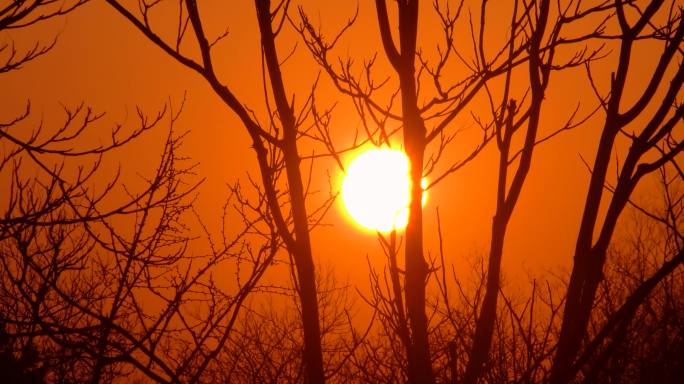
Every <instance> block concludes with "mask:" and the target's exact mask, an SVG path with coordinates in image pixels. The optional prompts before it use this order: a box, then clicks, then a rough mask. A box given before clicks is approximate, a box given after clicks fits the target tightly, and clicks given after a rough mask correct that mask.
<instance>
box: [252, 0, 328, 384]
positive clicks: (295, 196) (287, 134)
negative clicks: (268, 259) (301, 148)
mask: <svg viewBox="0 0 684 384" xmlns="http://www.w3.org/2000/svg"><path fill="white" fill-rule="evenodd" d="M255 4H256V8H257V17H258V19H259V29H260V32H261V44H262V48H263V52H264V59H265V61H266V65H267V68H268V75H269V78H270V83H271V89H272V91H273V98H274V100H275V104H276V107H277V109H278V115H279V117H280V121H281V124H282V126H283V142H282V151H283V154H284V158H285V172H286V175H287V184H288V188H289V191H288V192H289V196H290V203H291V209H292V218H293V221H294V244H291V245H290V246H289V249H288V251H289V252H290V253H291V254H292V257H293V259H294V261H295V269H296V271H297V280H298V283H299V298H300V301H301V306H302V325H303V328H304V356H303V360H304V365H305V369H306V378H307V383H310V384H317V383H323V382H325V376H324V372H323V354H322V349H321V330H320V324H319V321H318V317H319V315H318V299H317V292H316V274H315V268H314V262H313V255H312V250H311V239H310V236H309V224H308V215H307V212H306V204H305V196H304V187H303V183H302V174H301V170H300V162H301V158H300V156H299V152H298V149H297V127H296V123H295V116H294V111H293V110H292V108H290V105H289V104H288V101H287V96H286V94H285V86H284V83H283V79H282V74H281V72H280V63H279V61H278V55H277V51H276V47H275V37H274V35H273V30H272V26H271V13H270V1H269V0H255Z"/></svg>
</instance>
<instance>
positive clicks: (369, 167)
mask: <svg viewBox="0 0 684 384" xmlns="http://www.w3.org/2000/svg"><path fill="white" fill-rule="evenodd" d="M421 184H422V186H423V187H424V186H425V179H423V180H422V181H421ZM409 186H410V178H409V161H408V158H407V157H406V154H405V153H404V152H402V151H398V150H393V149H371V150H368V151H365V152H363V153H362V154H360V155H359V156H357V157H356V158H355V159H354V160H353V161H352V162H351V164H350V165H349V167H348V168H347V175H346V176H345V178H344V181H343V183H342V200H343V202H344V206H345V207H346V209H347V212H349V215H350V216H351V217H352V218H353V219H354V220H355V221H356V222H357V223H359V224H360V225H361V226H363V227H365V228H367V229H371V230H377V231H380V232H389V231H391V230H392V229H403V228H405V227H406V224H408V206H409V201H410V196H409ZM422 204H423V205H425V192H423V198H422Z"/></svg>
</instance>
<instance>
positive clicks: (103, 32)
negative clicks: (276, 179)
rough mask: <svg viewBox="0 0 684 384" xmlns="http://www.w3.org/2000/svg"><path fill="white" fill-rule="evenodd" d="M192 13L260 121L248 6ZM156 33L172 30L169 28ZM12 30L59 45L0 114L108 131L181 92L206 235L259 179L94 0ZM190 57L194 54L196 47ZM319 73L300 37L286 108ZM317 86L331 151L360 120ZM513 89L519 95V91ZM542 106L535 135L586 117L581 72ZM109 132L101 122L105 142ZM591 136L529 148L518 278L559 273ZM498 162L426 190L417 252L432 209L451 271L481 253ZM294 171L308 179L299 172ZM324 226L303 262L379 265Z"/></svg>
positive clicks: (211, 114)
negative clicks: (72, 110) (97, 124)
mask: <svg viewBox="0 0 684 384" xmlns="http://www.w3.org/2000/svg"><path fill="white" fill-rule="evenodd" d="M302 3H304V9H305V10H306V11H307V12H308V13H309V14H310V16H311V17H312V19H313V20H315V21H316V22H318V23H320V25H321V26H322V28H323V31H325V32H326V33H328V34H332V33H333V32H334V31H335V30H336V29H337V28H339V27H340V26H341V25H342V24H343V23H344V21H345V20H346V19H347V18H349V17H351V15H352V14H353V13H354V9H355V5H354V3H353V2H339V1H336V2H321V1H304V2H302ZM496 3H498V2H493V4H492V6H491V11H492V12H493V13H495V12H496V11H497V7H498V5H496ZM175 4H176V3H175V2H170V4H169V7H167V8H162V9H161V10H160V11H161V12H159V13H158V14H155V18H153V19H152V20H153V23H155V22H156V23H158V24H157V25H159V26H160V28H162V30H164V28H165V26H168V24H167V23H166V21H167V20H169V19H173V11H172V8H171V6H172V5H175ZM222 4H230V5H225V6H223V5H222ZM423 4H424V8H425V9H423V10H422V14H423V15H424V18H421V23H422V24H421V26H420V28H421V29H420V37H419V40H420V41H419V45H420V46H421V47H422V48H423V50H424V52H426V54H427V55H428V57H430V56H429V55H434V52H435V47H436V44H437V43H439V42H440V41H441V40H440V39H441V36H440V35H439V34H438V30H439V29H438V25H437V24H436V23H435V19H434V18H433V17H431V16H429V15H430V14H431V9H430V2H427V1H426V2H423ZM476 11H477V9H474V10H473V12H476ZM200 12H202V16H203V17H204V18H206V20H207V23H208V25H209V29H208V33H209V34H210V35H214V36H215V35H218V34H219V33H221V32H222V31H223V30H224V29H225V28H226V27H228V28H229V35H228V37H227V38H226V39H225V40H224V41H222V42H220V43H219V45H217V48H216V54H215V65H216V66H217V67H218V68H219V73H220V77H221V80H222V81H224V82H225V83H226V84H227V85H228V86H229V87H231V89H232V90H233V91H234V92H235V93H236V94H237V95H238V96H239V97H240V99H241V100H243V101H244V102H245V103H246V104H248V105H249V107H250V108H252V109H254V110H255V111H256V113H257V115H259V114H261V115H259V116H261V118H263V113H262V112H263V110H264V109H263V97H262V96H263V94H262V83H261V71H260V69H259V68H260V67H259V66H260V51H259V45H258V44H259V41H258V35H257V29H256V17H255V11H254V10H253V6H252V5H251V2H249V1H232V2H223V1H212V2H201V4H200ZM292 15H293V17H294V18H295V20H296V18H297V15H296V8H295V7H293V8H292ZM494 17H496V16H494ZM374 22H375V13H374V9H373V7H372V4H371V2H368V1H361V2H360V4H359V18H358V20H357V23H356V24H355V25H354V26H353V27H352V28H351V30H350V31H349V33H348V34H347V35H346V36H345V37H344V38H343V40H342V41H341V42H340V45H339V47H338V49H337V50H336V51H335V52H334V54H335V55H339V56H341V57H347V56H352V57H354V58H355V59H356V62H357V63H361V62H362V60H363V59H364V58H365V59H367V58H369V57H370V56H371V55H372V53H373V52H376V51H379V49H380V39H379V36H378V32H377V27H376V26H375V24H374ZM504 25H505V23H492V24H491V25H490V27H491V28H492V30H491V31H492V32H491V39H492V42H493V45H495V44H497V43H500V41H501V38H502V37H503V33H504V32H503V31H504V30H503V29H500V28H502V27H503V26H504ZM285 28H286V29H287V30H286V31H285V32H284V35H283V36H282V37H283V38H282V39H281V40H279V45H278V48H279V50H280V56H281V57H285V56H287V53H288V52H290V51H291V50H292V49H293V47H294V46H295V44H296V42H297V41H298V37H297V36H295V35H294V33H292V31H291V28H290V27H289V26H286V27H285ZM497 28H499V29H497ZM166 31H167V32H168V31H169V30H168V28H167V29H166ZM11 33H12V36H13V37H15V38H16V41H17V42H18V44H19V47H23V48H28V47H29V46H30V45H31V42H32V41H34V40H35V39H41V40H42V41H45V42H49V41H50V39H51V38H53V37H55V36H56V37H58V43H57V46H56V47H55V49H54V50H53V51H52V52H50V53H49V54H48V55H46V56H44V57H42V58H40V59H39V60H36V61H35V62H32V63H30V64H29V65H27V66H26V67H25V68H23V69H21V70H20V71H15V72H13V73H9V74H5V75H3V76H2V78H0V84H2V85H1V88H0V89H2V90H3V92H1V93H0V105H2V106H3V107H2V108H1V109H0V120H7V119H8V118H10V117H11V116H13V115H15V114H16V113H17V112H18V111H21V110H22V108H23V106H24V103H25V102H26V100H31V103H32V108H33V111H34V115H33V123H37V119H39V118H40V117H41V116H42V118H43V120H44V122H45V123H46V125H48V126H49V125H50V124H51V123H52V122H54V121H58V119H59V116H60V115H59V114H57V112H58V111H59V109H60V108H61V106H60V105H61V104H63V105H66V106H71V105H76V104H78V103H80V102H85V103H86V104H87V105H89V106H92V107H93V108H94V109H95V110H97V111H104V112H106V113H107V119H106V121H105V122H107V123H109V124H111V123H113V122H126V123H134V122H135V106H137V105H139V106H140V107H141V108H142V109H143V110H145V111H148V112H149V113H150V114H153V113H154V112H155V111H156V110H157V109H159V108H161V107H162V106H163V104H164V103H166V102H168V101H169V100H170V101H171V103H172V104H175V105H178V104H179V102H180V100H181V99H182V97H183V95H184V93H185V92H187V102H186V106H185V110H184V112H183V115H182V117H181V119H180V120H179V122H178V127H177V128H178V129H179V130H190V131H191V132H190V134H189V135H188V137H187V139H186V141H185V146H184V151H185V154H186V155H188V156H190V157H191V158H192V159H193V160H195V161H197V162H199V164H200V165H199V168H198V178H201V177H202V178H206V182H205V183H204V185H203V186H202V188H201V199H199V200H198V202H197V206H196V209H197V210H198V212H200V214H201V215H202V216H203V217H204V218H205V220H206V222H207V223H208V224H209V226H210V228H212V230H217V228H218V227H217V224H218V222H219V220H220V215H218V214H216V212H218V209H220V207H221V206H222V204H223V200H224V198H225V196H226V195H227V187H226V185H227V184H232V183H234V182H236V181H237V180H238V179H242V180H245V176H246V173H247V172H251V173H252V174H253V175H256V167H255V161H254V156H253V152H252V151H251V149H250V144H249V141H248V137H247V135H246V133H245V131H244V128H243V127H242V126H241V125H240V124H239V122H238V121H237V119H236V118H235V116H234V115H233V114H232V112H231V111H230V110H229V109H228V108H227V107H226V106H225V105H223V104H222V103H221V101H220V100H219V98H218V97H216V96H215V95H214V94H213V92H212V90H211V89H210V88H209V87H208V86H207V85H206V83H205V82H204V81H203V80H202V79H201V78H200V77H199V76H198V75H197V74H195V73H192V72H191V71H190V70H188V69H187V68H184V67H183V66H181V65H180V64H178V63H176V62H174V61H173V60H172V59H171V58H170V57H168V56H167V55H166V54H164V53H163V52H162V51H161V50H160V49H158V48H157V47H155V46H154V45H152V44H151V43H149V42H148V41H147V40H146V39H145V38H144V37H143V36H142V35H141V34H140V33H139V32H138V31H136V30H134V29H133V28H132V27H131V25H129V23H128V22H127V21H125V20H124V19H123V18H122V17H121V16H119V15H118V14H116V13H115V12H114V11H113V10H112V9H110V8H109V7H108V6H107V5H106V4H105V3H104V2H100V1H96V2H91V3H89V4H87V5H85V6H83V7H82V8H81V9H79V10H77V11H75V12H73V13H71V14H70V15H68V16H67V17H64V18H61V19H58V20H55V21H51V22H48V23H44V24H42V25H40V26H37V27H32V28H29V29H27V30H22V31H12V32H11ZM497 35H498V37H499V40H497ZM169 37H170V35H169ZM458 37H459V38H461V39H462V41H459V42H457V44H461V45H462V46H464V49H465V50H466V51H467V50H468V47H469V44H470V43H469V36H466V35H465V34H463V33H461V34H459V35H458ZM0 39H6V36H2V35H0ZM496 48H498V46H496ZM187 49H188V52H192V49H193V47H192V46H189V47H187ZM493 49H494V48H493ZM609 52H610V47H607V48H606V53H609ZM646 54H648V52H646ZM377 61H378V64H377V69H376V73H377V75H376V77H377V78H378V79H382V78H384V77H386V76H388V74H389V73H390V72H389V71H388V68H389V67H388V65H387V62H386V58H385V57H384V55H383V54H382V53H380V54H379V55H378V59H377ZM611 64H614V55H613V56H608V57H607V59H606V62H605V63H604V64H600V65H597V66H596V67H597V76H598V82H599V84H603V85H604V86H605V84H606V80H607V78H608V77H607V76H608V74H607V72H606V71H605V70H603V71H601V68H602V67H603V68H605V67H606V66H607V65H611ZM318 72H319V68H318V67H317V66H316V64H315V63H314V62H313V60H312V59H311V58H310V56H309V53H308V52H307V51H306V49H305V48H304V46H303V44H302V43H301V41H300V42H299V43H298V44H297V48H296V50H295V52H294V55H293V56H292V58H291V59H289V60H288V62H287V63H286V64H285V65H284V67H283V73H284V75H285V82H286V86H287V87H288V88H289V90H290V92H292V93H297V94H298V96H297V98H296V100H297V102H299V103H301V102H302V101H303V100H304V98H305V93H306V92H307V91H308V89H310V87H311V84H312V81H313V79H314V78H315V76H316V74H317V73H318ZM649 73H650V69H649V68H648V67H647V66H637V67H636V68H635V69H634V71H633V72H632V73H631V75H632V76H634V77H635V78H645V75H647V74H649ZM449 74H450V76H454V78H458V77H459V75H460V76H462V74H460V73H458V70H456V69H454V70H451V71H450V72H449ZM321 79H322V80H321V86H320V90H319V101H320V103H321V105H326V104H328V105H329V104H331V103H333V102H337V103H338V104H339V105H338V106H337V108H336V109H335V112H334V115H333V120H332V127H333V132H334V134H335V135H336V138H337V139H339V141H340V147H343V146H344V145H345V144H348V143H349V142H350V141H351V139H352V137H353V132H354V129H356V128H358V127H359V126H360V125H359V119H360V118H359V117H358V115H357V114H356V112H355V111H354V110H353V108H351V104H350V102H349V100H348V99H347V98H346V97H345V96H343V95H340V94H339V93H337V92H336V91H334V90H333V89H332V87H331V86H330V82H329V81H328V79H327V78H326V77H325V76H322V77H321ZM391 81H394V80H393V79H392V80H391ZM391 84H392V83H391ZM516 86H517V87H518V88H517V89H519V90H520V89H522V88H521V87H524V84H517V85H516ZM630 91H631V92H633V93H634V95H637V94H639V90H638V89H636V88H635V89H631V90H630ZM428 94H429V93H428ZM547 99H548V102H547V103H546V105H545V107H544V108H543V110H542V128H541V130H542V132H541V133H540V136H541V137H543V136H545V135H546V134H549V133H551V132H553V131H554V130H555V129H557V128H559V127H560V126H561V125H562V124H563V122H564V121H565V119H567V118H568V117H569V116H570V114H571V112H572V111H573V110H574V108H575V107H576V106H577V105H578V104H580V112H579V116H584V115H586V113H588V112H589V111H590V110H592V109H593V108H594V107H595V105H596V99H595V97H594V96H593V95H592V93H591V92H590V90H589V87H588V82H587V81H586V78H585V76H584V70H583V69H579V70H575V71H571V72H568V73H565V74H560V75H557V76H556V77H555V78H552V80H551V85H550V87H549V91H548V94H547ZM426 100H427V98H426ZM484 106H485V104H484V103H482V101H476V102H475V103H473V104H472V107H471V108H470V109H469V110H467V111H465V113H463V114H462V117H460V118H459V119H457V120H456V121H455V122H454V124H453V127H451V128H452V130H455V129H462V130H463V133H462V134H460V136H458V137H457V139H456V140H455V142H454V144H452V146H451V147H450V148H449V152H448V154H447V156H446V158H445V159H444V160H443V163H442V164H443V166H442V169H445V168H447V167H448V165H449V163H450V162H454V161H458V160H459V159H461V158H463V157H464V156H466V155H467V154H468V153H469V151H470V150H471V149H472V148H473V147H474V146H475V145H476V144H477V143H478V140H479V139H480V137H481V133H480V131H479V128H478V127H477V126H476V125H475V124H474V123H473V121H472V118H471V116H470V113H471V112H472V113H474V114H479V115H482V116H483V117H486V116H487V113H488V111H487V109H486V108H484ZM428 124H429V122H428ZM109 127H110V126H108V125H107V124H103V125H102V128H103V132H105V134H106V132H107V131H108V130H109ZM600 128H601V125H600V123H599V121H598V120H596V119H594V120H591V121H590V122H589V123H588V124H585V125H584V126H582V127H580V128H577V129H575V130H573V131H571V132H566V133H563V134H561V135H560V136H558V137H556V138H554V139H553V140H551V141H549V142H547V143H545V144H543V145H541V146H539V147H538V148H537V149H536V150H535V155H534V160H533V164H532V169H531V172H530V175H529V177H528V181H527V183H526V185H525V187H524V189H523V193H522V196H521V198H520V201H519V204H518V206H517V208H516V210H515V213H514V214H513V218H512V221H511V224H510V226H509V230H508V234H507V238H506V248H505V254H504V268H503V270H504V273H505V274H508V275H511V274H516V273H519V272H521V271H523V270H524V268H531V269H533V270H535V271H541V270H546V269H558V268H562V267H564V266H567V265H569V262H570V259H571V256H572V251H573V247H574V241H575V236H576V231H577V228H578V226H579V215H580V213H581V209H582V202H583V199H584V196H585V193H586V185H587V182H588V178H589V172H588V170H587V169H586V167H585V165H584V164H583V163H582V161H581V157H580V156H582V157H584V158H585V159H586V160H587V161H588V162H592V161H593V156H594V150H595V149H594V148H595V147H596V139H597V137H598V134H599V130H600ZM155 132H156V133H153V134H147V135H146V136H144V137H143V138H142V139H141V140H139V141H138V142H136V143H134V144H132V145H131V146H130V147H128V148H126V149H125V150H122V151H120V152H119V153H118V156H119V157H118V158H113V159H111V161H112V164H115V163H120V164H121V166H122V169H123V170H124V172H125V175H126V177H129V178H133V177H134V176H135V173H138V172H140V173H143V174H144V173H146V172H151V171H152V170H153V167H154V164H155V161H156V160H157V157H158V155H159V153H158V148H159V146H160V145H161V143H162V140H163V139H164V137H163V131H162V130H157V131H155ZM397 142H399V141H397ZM313 150H316V151H317V152H316V153H320V152H321V148H313V147H311V146H307V144H303V145H302V153H303V154H305V155H306V154H307V153H310V151H313ZM497 155H498V153H497V152H496V147H495V146H494V145H492V146H490V147H489V148H488V149H487V150H485V151H484V152H483V153H481V154H480V155H479V157H478V158H477V159H476V160H475V161H474V162H472V163H471V164H469V165H468V166H467V167H465V168H463V169H462V170H460V171H458V172H457V173H455V174H453V175H451V176H449V177H448V178H447V179H446V180H445V181H443V182H442V183H440V184H438V185H437V186H435V187H434V188H433V189H432V190H430V191H429V197H428V200H427V204H426V206H425V208H424V209H425V219H424V223H425V228H424V231H425V241H426V249H427V251H428V252H429V253H430V254H432V255H435V254H436V252H437V247H436V241H437V234H436V230H435V228H436V215H435V210H436V208H438V207H439V211H440V216H441V219H442V226H443V232H444V233H445V244H444V246H445V251H446V255H447V258H448V259H449V260H451V261H452V262H454V263H456V264H457V265H459V264H460V260H463V258H464V257H465V256H467V255H472V254H474V253H484V252H486V251H487V247H488V240H489V234H490V224H491V218H492V215H493V212H494V202H495V201H494V199H495V186H496V176H497V175H496V165H497ZM348 158H349V157H348V156H347V157H343V160H344V161H348ZM305 166H306V167H307V168H306V169H307V172H308V164H305ZM328 175H330V176H331V179H330V180H331V182H332V185H333V187H334V188H339V185H340V180H341V172H340V170H339V169H338V168H337V167H336V166H335V164H334V163H333V162H330V161H320V162H317V163H316V164H315V166H314V168H313V184H312V185H313V187H314V189H317V190H319V191H320V193H321V196H322V197H321V198H323V197H325V196H326V195H327V194H328V193H329V190H328ZM642 193H644V192H642ZM646 194H647V193H646ZM637 196H638V195H637ZM314 205H315V201H313V202H312V203H311V206H314ZM325 223H326V224H329V226H325V227H322V228H320V229H318V230H317V231H316V232H315V233H314V236H313V241H314V243H313V247H314V257H315V258H316V259H318V260H320V261H323V263H324V264H329V265H332V266H334V267H335V268H336V270H337V271H338V272H339V273H340V274H341V276H350V277H352V278H355V279H358V278H363V276H365V274H366V273H365V258H366V254H370V255H371V259H373V258H377V259H378V260H382V258H381V254H380V250H379V247H378V245H377V241H376V239H375V235H374V234H372V233H369V232H366V231H363V230H361V229H360V228H359V227H358V226H356V225H355V224H353V223H351V222H350V221H349V220H348V218H347V216H346V215H345V213H344V211H343V208H342V205H341V203H340V202H338V203H337V204H336V205H335V207H334V208H333V209H332V210H331V212H330V214H329V215H328V216H327V219H326V220H325ZM521 267H522V268H523V269H521ZM538 268H541V270H540V269H538Z"/></svg>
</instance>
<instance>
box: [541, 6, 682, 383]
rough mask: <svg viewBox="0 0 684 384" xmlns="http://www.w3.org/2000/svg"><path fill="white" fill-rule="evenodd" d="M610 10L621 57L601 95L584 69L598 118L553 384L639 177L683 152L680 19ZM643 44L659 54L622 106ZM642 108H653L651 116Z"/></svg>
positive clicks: (572, 352) (564, 376)
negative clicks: (621, 155) (612, 172)
mask: <svg viewBox="0 0 684 384" xmlns="http://www.w3.org/2000/svg"><path fill="white" fill-rule="evenodd" d="M615 4H616V8H615V12H616V18H617V22H618V24H619V33H618V34H617V36H615V37H616V38H617V39H619V42H620V50H619V57H618V60H617V63H616V66H615V72H612V74H611V78H610V83H609V89H608V90H607V93H606V94H603V93H601V91H600V88H599V85H597V84H595V83H594V80H593V77H592V75H591V71H590V68H589V67H587V69H588V73H589V78H590V80H591V81H592V85H593V86H594V89H596V92H597V97H598V98H599V101H600V103H601V106H602V107H603V112H604V114H605V116H604V123H603V129H602V131H601V139H600V141H599V144H598V149H597V152H596V158H595V160H594V162H593V164H592V166H591V180H590V182H589V189H588V191H587V197H586V201H585V206H584V212H583V215H582V222H581V225H580V228H579V232H578V236H577V245H576V248H575V256H574V264H573V269H572V275H571V277H570V282H569V285H568V291H567V301H566V304H565V311H564V313H563V325H562V328H561V333H560V337H559V340H558V350H557V352H556V355H555V358H554V364H553V370H552V379H551V381H552V382H558V383H560V382H567V381H569V380H570V379H571V376H572V375H571V374H569V369H570V367H571V366H572V364H573V362H574V360H575V359H576V357H577V355H578V353H579V351H580V348H581V345H582V341H583V340H584V338H585V335H586V330H587V325H588V323H589V318H590V316H591V312H592V308H593V304H594V299H595V297H596V293H597V289H598V287H599V284H600V282H601V281H602V280H603V269H604V265H605V262H606V255H607V250H608V247H609V245H610V242H611V239H612V237H613V233H614V231H615V227H616V225H617V223H618V220H619V218H620V216H621V213H622V212H623V210H624V208H625V206H626V205H627V204H628V203H629V201H630V198H631V196H632V193H633V192H634V190H635V188H636V187H637V185H638V184H639V183H640V181H641V180H642V179H643V178H644V176H646V175H648V174H650V173H652V172H654V171H656V170H658V169H659V168H660V167H661V166H663V165H664V164H666V163H668V162H670V161H673V159H675V158H676V156H677V155H678V154H679V153H681V151H682V149H683V148H684V142H683V141H682V140H681V138H679V137H678V136H677V135H676V134H675V132H674V129H675V127H676V125H677V124H680V123H681V121H682V118H684V108H682V106H681V104H680V102H679V101H678V97H680V93H681V89H682V83H683V82H684V65H683V64H682V56H681V55H682V50H683V47H684V43H683V42H684V17H683V12H684V11H683V10H682V8H681V6H678V5H677V2H676V1H672V2H668V5H666V2H665V1H660V0H656V1H649V2H648V3H647V4H646V6H645V7H644V8H643V10H642V8H640V7H638V6H636V5H634V4H631V3H623V2H620V1H616V3H615ZM659 11H660V12H659ZM643 41H649V42H653V41H657V42H662V44H663V49H662V54H661V56H660V57H659V58H658V59H657V60H658V61H657V65H656V67H655V71H654V72H653V75H652V76H651V78H650V79H649V81H648V83H647V85H646V86H645V87H644V88H643V94H642V95H641V96H640V97H639V98H638V100H636V101H635V102H633V103H631V104H629V105H627V101H625V100H624V98H625V97H624V94H625V91H626V89H627V88H628V87H633V85H631V82H632V81H634V80H632V79H631V78H630V77H629V76H628V75H629V68H630V64H632V61H633V59H634V55H635V53H634V50H635V48H636V47H635V46H636V45H638V44H639V43H641V42H643ZM678 60H679V63H677V61H678ZM663 88H664V90H663ZM659 90H660V92H659ZM649 106H654V107H653V108H654V110H651V109H649V108H648V107H649ZM641 119H645V120H644V121H641ZM627 129H631V130H632V132H631V133H629V132H628V131H627ZM621 135H624V136H626V138H627V140H628V141H629V144H630V147H629V150H628V152H627V155H626V157H625V159H624V161H623V162H622V164H620V165H619V166H620V171H619V176H618V178H617V181H616V183H615V185H614V186H608V188H609V190H610V192H611V194H610V195H609V196H608V197H607V198H605V199H604V190H605V189H606V187H607V183H608V179H607V177H608V168H609V165H610V163H611V157H612V156H613V153H614V151H615V148H616V140H617V138H618V137H619V136H621ZM604 200H607V204H608V211H607V213H606V216H605V218H604V219H602V220H601V216H600V214H599V207H600V205H601V204H602V202H603V201H604ZM595 236H596V237H595Z"/></svg>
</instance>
